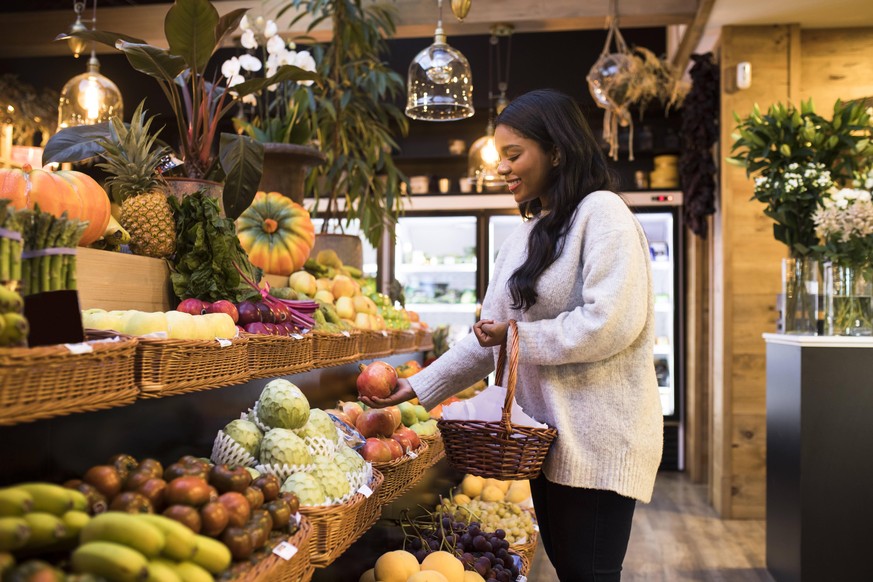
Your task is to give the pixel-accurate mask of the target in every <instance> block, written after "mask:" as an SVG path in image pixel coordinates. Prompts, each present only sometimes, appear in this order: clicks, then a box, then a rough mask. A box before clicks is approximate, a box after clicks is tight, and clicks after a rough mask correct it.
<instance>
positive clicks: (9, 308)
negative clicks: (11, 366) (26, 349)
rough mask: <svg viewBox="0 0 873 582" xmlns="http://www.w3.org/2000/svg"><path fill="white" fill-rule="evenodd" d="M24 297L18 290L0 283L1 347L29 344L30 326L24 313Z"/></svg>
mask: <svg viewBox="0 0 873 582" xmlns="http://www.w3.org/2000/svg"><path fill="white" fill-rule="evenodd" d="M23 313H24V299H22V298H21V295H19V294H18V293H17V292H16V291H13V290H12V289H10V288H8V287H6V286H3V285H0V347H4V348H9V347H22V346H26V345H27V334H28V332H29V331H30V326H29V325H28V323H27V319H25V317H24V315H23Z"/></svg>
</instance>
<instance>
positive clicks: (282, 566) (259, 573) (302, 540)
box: [232, 517, 315, 582]
mask: <svg viewBox="0 0 873 582" xmlns="http://www.w3.org/2000/svg"><path fill="white" fill-rule="evenodd" d="M311 540H312V525H311V524H310V523H309V520H308V519H306V518H305V517H302V518H301V520H300V527H299V529H298V530H297V531H296V532H295V533H294V534H293V535H292V536H290V537H289V538H288V539H287V540H286V541H287V542H288V543H289V544H291V545H292V546H294V547H295V548H297V553H296V554H294V555H293V556H292V557H291V559H290V560H284V559H282V558H280V557H279V556H277V555H276V554H272V553H271V554H269V555H268V556H266V557H264V558H263V559H261V560H258V561H257V562H256V563H255V564H253V565H252V567H251V568H250V569H248V570H245V571H244V572H242V573H240V574H239V575H238V576H235V577H234V578H232V580H233V581H234V582H237V581H239V582H267V581H269V582H308V581H309V580H311V579H312V575H313V574H314V573H315V566H313V565H312V561H311V560H310V559H309V546H310V542H311Z"/></svg>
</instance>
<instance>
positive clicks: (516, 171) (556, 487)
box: [368, 90, 663, 582]
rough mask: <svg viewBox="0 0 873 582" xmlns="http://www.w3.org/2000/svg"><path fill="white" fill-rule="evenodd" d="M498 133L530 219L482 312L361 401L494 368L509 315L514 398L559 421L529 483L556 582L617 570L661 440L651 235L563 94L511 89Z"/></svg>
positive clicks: (440, 386)
mask: <svg viewBox="0 0 873 582" xmlns="http://www.w3.org/2000/svg"><path fill="white" fill-rule="evenodd" d="M494 140H495V143H496V145H497V149H498V151H499V152H500V156H501V161H500V165H499V168H498V171H499V172H500V174H501V175H502V176H503V177H504V179H505V180H506V184H507V186H508V188H509V190H510V192H512V194H513V196H514V198H515V201H516V202H517V203H518V205H519V209H520V211H521V214H522V216H523V217H524V218H525V219H526V220H525V221H524V222H523V223H522V224H521V225H520V226H519V227H518V228H517V229H516V231H515V232H514V233H513V235H512V236H510V237H509V238H508V239H507V240H506V242H505V243H504V244H503V246H502V247H501V248H500V253H499V255H498V257H497V262H496V264H495V267H494V274H493V277H492V279H491V282H490V284H489V288H488V293H487V294H486V297H485V300H484V302H483V305H482V319H481V320H480V321H479V322H477V323H476V324H475V325H474V326H473V332H474V333H473V334H471V335H469V336H468V337H466V338H464V339H463V340H462V341H460V342H458V344H456V345H455V346H454V347H453V348H452V349H451V350H449V351H448V352H447V353H445V354H443V355H442V356H441V357H440V358H439V359H438V360H437V361H435V362H434V363H433V364H431V365H430V366H428V367H427V368H425V369H424V370H423V371H422V372H420V373H418V374H416V375H415V376H412V377H411V378H409V379H408V381H404V380H401V381H400V384H399V386H398V389H397V391H396V392H395V393H394V394H392V395H391V396H390V397H388V398H386V399H383V400H378V401H370V402H368V404H371V405H373V406H386V405H390V404H396V403H398V402H402V401H404V400H408V399H410V398H413V397H416V396H417V397H418V399H419V400H420V401H421V403H422V404H423V405H424V406H425V407H427V408H432V407H433V406H435V405H436V404H439V403H440V402H441V401H442V400H444V399H445V398H447V397H448V396H450V395H452V394H453V393H455V392H458V391H459V390H462V389H464V388H465V387H467V386H469V385H471V384H473V383H474V382H475V381H477V380H479V379H481V378H483V377H485V376H486V375H488V374H489V373H490V372H491V371H492V370H493V369H494V366H495V365H496V359H497V350H498V348H497V347H496V346H499V345H500V344H501V343H503V342H504V341H505V339H506V334H507V327H508V324H507V321H508V320H510V319H515V320H516V321H517V322H518V338H519V360H518V381H517V388H516V399H517V400H518V402H519V404H520V405H521V406H522V408H524V410H525V411H526V412H527V413H528V414H530V415H531V416H532V417H534V418H536V419H537V420H539V421H542V422H545V423H547V424H548V425H549V426H552V427H555V428H557V429H558V438H557V439H556V440H555V442H554V444H553V445H552V448H551V450H550V451H549V454H548V456H547V458H546V461H545V464H544V467H543V475H542V476H540V477H539V478H538V479H536V480H534V481H533V482H531V489H532V492H533V500H534V507H535V509H536V514H537V519H538V521H539V526H540V533H541V535H542V540H543V545H544V546H545V549H546V553H547V554H548V556H549V559H550V560H551V562H552V564H553V565H554V567H555V570H556V571H557V573H558V577H559V578H560V579H561V580H563V581H570V582H584V581H597V582H612V581H615V580H620V577H621V565H622V562H623V560H624V555H625V552H626V550H627V543H628V539H629V536H630V530H631V521H632V518H633V512H634V506H635V503H636V500H640V501H643V502H648V501H649V500H650V499H651V496H652V489H653V487H654V482H655V475H656V473H657V470H658V465H659V464H660V460H661V449H662V434H663V432H662V431H663V428H662V423H663V418H662V413H661V404H660V398H659V395H658V384H657V380H656V378H655V368H654V364H653V360H652V351H653V341H654V310H653V292H652V276H651V268H650V265H649V246H648V242H647V241H646V237H645V234H644V233H643V230H642V228H641V227H640V225H639V223H638V222H637V220H636V219H635V218H634V216H633V214H632V213H631V211H630V210H629V209H628V207H627V206H626V204H625V203H624V202H623V201H622V200H621V198H619V196H618V195H617V194H615V193H614V192H612V191H611V190H612V179H611V176H610V172H609V169H608V167H607V163H606V159H605V156H604V155H603V152H602V151H601V150H600V148H599V147H598V144H597V141H596V140H595V138H594V136H593V134H592V133H591V130H590V128H589V127H588V123H587V122H586V121H585V118H584V116H583V115H582V112H581V111H580V109H579V107H578V105H577V104H576V102H575V101H574V100H573V99H572V98H571V97H569V96H567V95H564V94H562V93H559V92H556V91H547V90H543V91H533V92H530V93H527V94H525V95H522V96H521V97H518V98H517V99H515V100H514V101H512V102H511V103H510V104H509V105H508V106H507V107H506V109H505V110H504V111H503V112H502V113H501V114H500V116H499V117H498V118H497V127H496V130H495V132H494Z"/></svg>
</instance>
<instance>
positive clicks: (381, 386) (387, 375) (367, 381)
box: [356, 362, 397, 398]
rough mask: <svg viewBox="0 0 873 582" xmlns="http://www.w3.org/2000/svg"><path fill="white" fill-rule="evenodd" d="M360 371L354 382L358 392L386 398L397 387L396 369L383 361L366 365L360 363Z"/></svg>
mask: <svg viewBox="0 0 873 582" xmlns="http://www.w3.org/2000/svg"><path fill="white" fill-rule="evenodd" d="M360 368H361V373H360V374H359V375H358V379H357V381H356V384H357V386H358V394H360V395H361V396H368V397H373V396H375V397H376V398H387V397H388V396H390V395H391V393H392V392H394V388H396V387H397V370H395V369H394V366H392V365H391V364H386V363H385V362H373V363H371V364H369V365H367V366H365V365H363V364H361V366H360Z"/></svg>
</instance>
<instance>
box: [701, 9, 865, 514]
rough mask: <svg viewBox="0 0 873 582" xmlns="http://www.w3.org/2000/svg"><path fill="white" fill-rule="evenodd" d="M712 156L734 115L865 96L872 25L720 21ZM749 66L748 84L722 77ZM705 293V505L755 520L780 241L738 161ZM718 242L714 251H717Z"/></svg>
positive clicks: (760, 506)
mask: <svg viewBox="0 0 873 582" xmlns="http://www.w3.org/2000/svg"><path fill="white" fill-rule="evenodd" d="M720 49H721V55H720V56H721V67H722V71H723V80H722V105H721V120H722V128H721V139H722V142H721V145H720V147H721V155H722V158H725V157H727V156H729V155H730V148H731V144H732V143H733V138H732V137H731V133H732V132H733V130H734V120H733V115H734V112H736V113H737V114H739V115H740V116H744V115H747V114H748V113H749V112H750V111H751V109H752V106H753V104H755V103H757V104H758V105H759V106H760V108H761V109H762V110H763V109H766V108H767V107H768V106H770V105H771V104H773V103H775V102H777V101H780V102H783V103H785V102H793V103H798V102H799V101H800V100H801V99H803V100H806V99H808V98H810V97H812V99H813V101H814V103H815V105H816V110H817V111H818V112H819V113H821V114H823V115H825V116H828V117H829V116H830V113H831V111H832V108H833V104H834V102H835V101H836V100H837V99H841V100H843V101H846V100H850V99H857V98H861V97H869V96H871V95H873V28H869V27H868V28H863V29H816V30H800V29H799V27H797V26H796V25H779V26H750V27H726V28H724V29H723V30H722V36H721V40H720ZM742 61H748V62H750V63H751V64H752V86H751V87H750V88H749V89H747V90H744V91H738V90H736V88H735V87H733V86H732V83H731V80H732V77H733V75H734V72H735V70H736V65H737V63H739V62H742ZM722 168H723V169H722V173H721V178H720V195H721V198H720V207H719V212H718V214H717V215H716V218H715V220H716V223H717V226H716V227H714V228H713V232H714V234H715V236H716V237H717V238H716V241H715V242H716V249H715V250H714V255H713V256H714V258H715V260H714V261H713V263H712V265H713V284H712V290H711V298H712V301H713V304H712V309H711V311H712V313H713V319H712V325H713V328H712V330H713V337H712V339H711V345H712V350H713V366H712V374H713V377H712V381H711V383H712V387H713V391H712V397H713V400H712V407H711V409H712V415H713V416H712V423H711V424H712V437H711V438H712V441H713V442H712V451H713V458H712V460H711V474H712V479H711V486H710V492H711V497H712V502H713V505H714V507H715V508H716V510H717V511H718V512H719V513H720V514H721V515H722V516H723V517H728V518H762V517H764V506H765V497H766V487H765V485H766V475H765V459H766V434H765V433H766V356H765V345H764V342H763V340H762V339H761V334H762V333H764V332H770V331H774V330H775V324H776V315H777V314H776V309H775V299H776V294H777V293H778V292H779V291H780V285H781V283H780V281H781V273H780V264H781V261H780V259H781V258H782V257H784V256H785V255H786V249H785V247H784V246H783V245H781V244H780V243H778V242H776V241H775V240H774V239H773V232H772V223H771V222H770V220H769V219H768V218H767V217H766V216H764V213H763V206H762V205H761V204H760V203H758V202H755V201H752V200H750V198H751V196H752V182H751V180H750V179H748V178H747V177H746V175H745V170H744V169H743V168H738V167H734V166H731V165H723V166H722ZM719 247H721V248H719Z"/></svg>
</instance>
